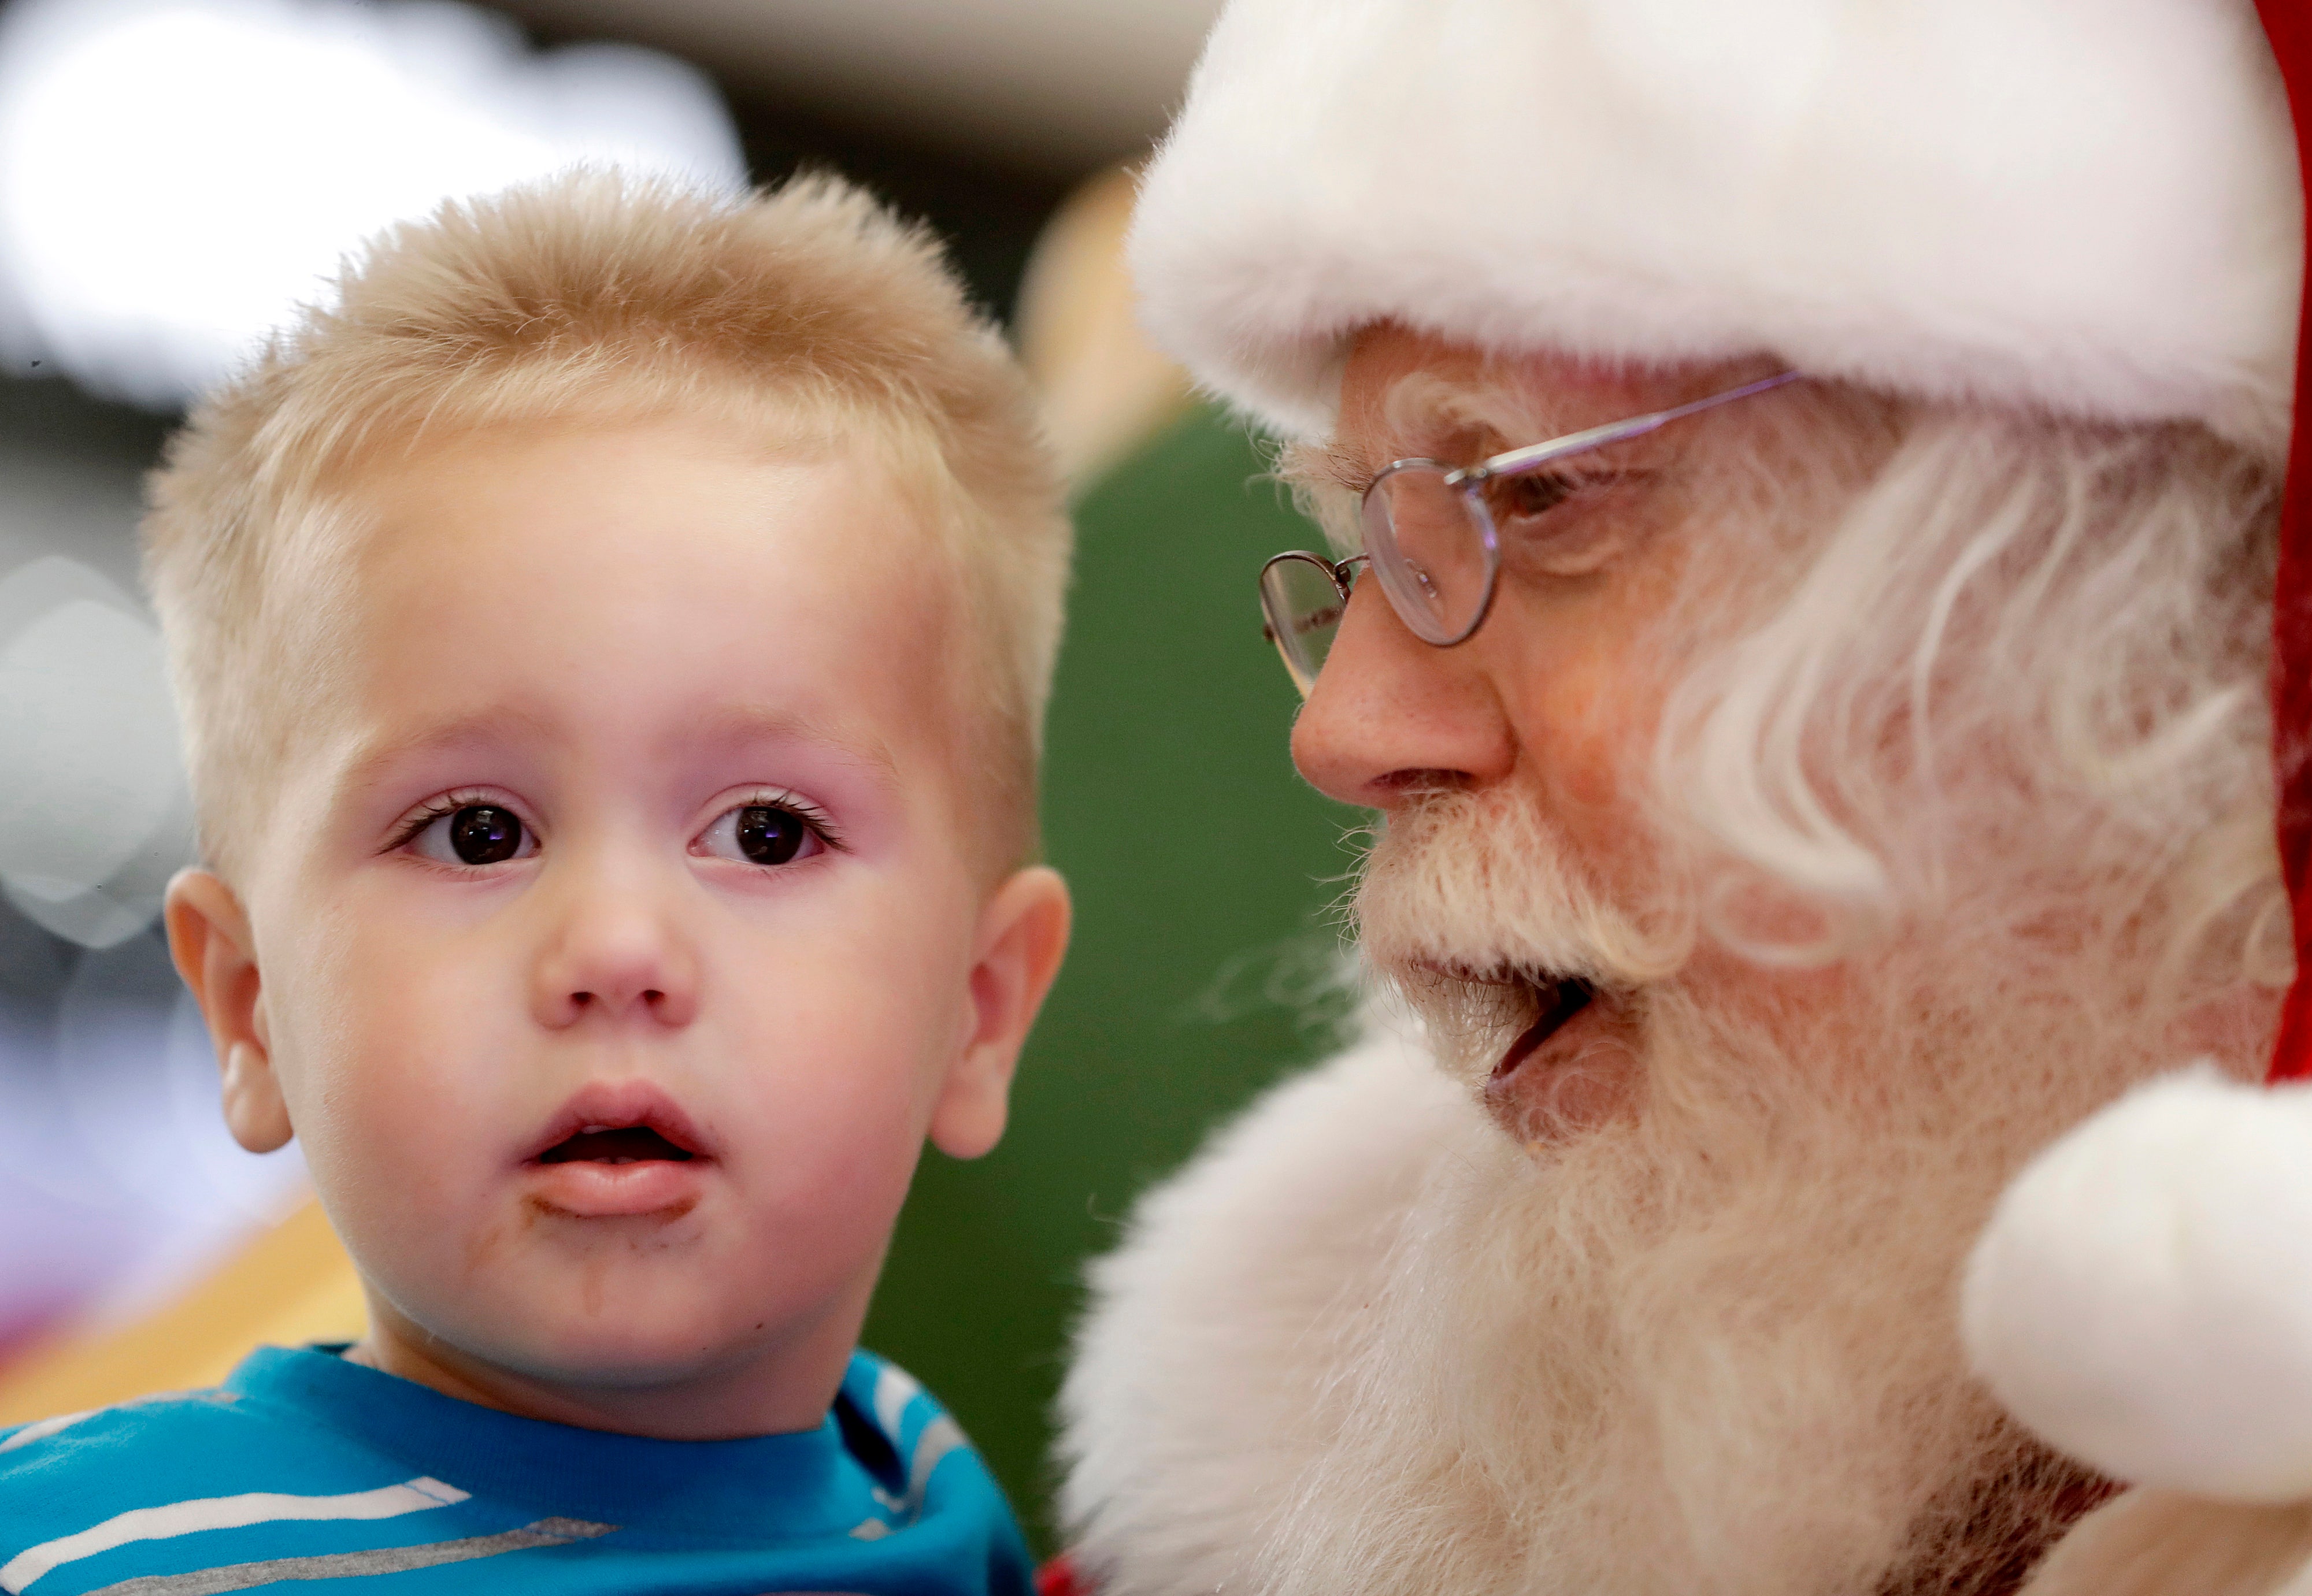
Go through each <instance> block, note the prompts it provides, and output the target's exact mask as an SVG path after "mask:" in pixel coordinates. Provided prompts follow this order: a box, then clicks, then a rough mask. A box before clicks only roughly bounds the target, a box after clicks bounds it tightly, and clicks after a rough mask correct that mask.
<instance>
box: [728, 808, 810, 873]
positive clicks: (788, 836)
mask: <svg viewBox="0 0 2312 1596" xmlns="http://www.w3.org/2000/svg"><path fill="white" fill-rule="evenodd" d="M735 829H736V831H737V833H738V839H739V851H740V852H741V853H743V854H745V855H746V856H747V857H748V858H749V859H752V860H753V861H754V862H755V863H756V864H758V865H784V864H786V863H789V862H790V861H792V860H793V859H794V857H795V856H796V855H797V854H799V853H801V851H802V846H803V844H804V843H805V842H808V841H810V826H808V825H806V824H804V823H803V818H802V816H801V815H798V814H796V813H795V812H794V811H793V810H792V809H781V808H777V807H774V806H772V805H769V804H749V805H748V806H747V807H745V808H743V809H740V811H739V824H738V825H737V827H736V828H735Z"/></svg>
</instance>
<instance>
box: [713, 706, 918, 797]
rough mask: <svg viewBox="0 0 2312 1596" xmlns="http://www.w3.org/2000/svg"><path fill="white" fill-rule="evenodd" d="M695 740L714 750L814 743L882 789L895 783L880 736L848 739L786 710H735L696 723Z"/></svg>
mask: <svg viewBox="0 0 2312 1596" xmlns="http://www.w3.org/2000/svg"><path fill="white" fill-rule="evenodd" d="M696 738H697V740H698V741H701V742H705V743H710V744H713V745H714V746H718V747H720V746H730V745H732V744H740V743H767V742H793V743H817V744H819V745H821V746H825V747H828V748H832V749H834V750H835V751H836V753H837V754H842V755H844V756H845V757H846V758H848V759H849V760H850V761H851V762H852V763H854V764H857V765H859V766H861V767H862V768H863V769H864V770H865V771H866V772H867V773H868V774H869V775H871V777H873V778H874V779H875V781H877V782H878V783H879V784H880V785H882V786H884V787H897V786H898V784H899V762H898V760H896V759H894V758H893V757H892V756H891V751H890V749H889V748H888V747H886V746H884V744H883V742H882V739H881V738H880V737H852V736H849V735H847V734H845V733H844V732H841V731H838V730H836V728H834V727H832V726H829V725H828V724H827V723H826V722H825V721H822V720H816V719H814V718H813V717H811V716H809V715H800V714H796V713H795V712H793V711H790V710H774V709H750V708H737V709H729V710H723V711H718V712H717V713H715V714H713V715H710V716H708V717H706V718H705V720H701V721H700V722H699V723H698V727H697V734H696Z"/></svg>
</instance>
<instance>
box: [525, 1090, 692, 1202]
mask: <svg viewBox="0 0 2312 1596" xmlns="http://www.w3.org/2000/svg"><path fill="white" fill-rule="evenodd" d="M521 1162H522V1168H523V1170H524V1172H525V1173H527V1174H528V1175H529V1176H530V1181H529V1184H530V1192H531V1195H532V1197H533V1198H534V1199H537V1200H539V1201H540V1202H542V1203H544V1204H545V1205H546V1206H547V1208H555V1209H558V1210H560V1211H562V1212H564V1213H565V1214H572V1215H575V1216H577V1217H581V1218H611V1217H619V1216H625V1215H636V1214H656V1213H662V1212H665V1211H667V1210H669V1209H676V1210H679V1211H681V1212H684V1213H687V1212H688V1211H689V1209H690V1208H691V1207H692V1206H693V1205H695V1204H696V1202H697V1200H698V1192H699V1187H700V1185H701V1184H702V1182H704V1180H705V1173H706V1169H707V1167H708V1166H711V1165H712V1164H714V1147H712V1145H711V1144H710V1143H709V1142H708V1140H707V1138H705V1136H703V1135H702V1134H701V1133H700V1132H699V1130H698V1129H697V1127H696V1125H694V1124H693V1123H692V1122H691V1120H690V1116H689V1115H687V1114H686V1113H684V1112H682V1107H681V1105H680V1104H679V1103H676V1102H675V1100H674V1099H673V1098H672V1097H671V1096H670V1095H667V1093H666V1092H665V1091H664V1090H663V1089H662V1088H661V1087H659V1086H656V1085H654V1084H652V1083H651V1082H649V1081H596V1082H593V1083H592V1084H591V1085H589V1086H586V1087H585V1088H584V1089H583V1090H582V1091H581V1092H579V1093H578V1094H577V1095H575V1096H574V1097H572V1098H571V1099H570V1101H569V1102H568V1103H565V1104H564V1105H563V1106H562V1108H561V1110H560V1111H559V1112H557V1113H556V1115H555V1116H554V1118H553V1119H552V1120H551V1121H548V1122H547V1126H546V1129H544V1130H543V1131H542V1132H540V1133H539V1136H538V1137H537V1138H535V1139H534V1140H533V1141H532V1142H531V1144H530V1152H529V1154H528V1156H526V1157H524V1158H523V1159H522V1161H521Z"/></svg>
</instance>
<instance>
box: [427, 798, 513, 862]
mask: <svg viewBox="0 0 2312 1596" xmlns="http://www.w3.org/2000/svg"><path fill="white" fill-rule="evenodd" d="M409 846H410V847H411V848H412V849H413V850H416V852H417V853H418V854H420V855H421V856H423V857H424V858H426V859H432V860H434V862H435V863H436V864H443V865H469V866H471V865H502V864H504V863H505V862H506V861H508V860H509V859H528V858H529V857H530V855H531V854H534V853H536V852H537V851H538V834H537V833H535V832H532V831H531V830H530V827H528V826H526V825H524V824H522V822H521V815H516V814H515V813H514V812H513V811H512V809H508V808H505V807H503V806H501V805H498V804H460V805H459V806H458V807H456V808H454V809H446V810H443V811H442V812H441V813H439V814H437V815H434V816H433V818H431V819H430V820H428V821H426V822H425V824H424V825H422V826H420V827H418V829H417V831H416V833H415V834H414V835H412V836H411V837H410V839H409Z"/></svg>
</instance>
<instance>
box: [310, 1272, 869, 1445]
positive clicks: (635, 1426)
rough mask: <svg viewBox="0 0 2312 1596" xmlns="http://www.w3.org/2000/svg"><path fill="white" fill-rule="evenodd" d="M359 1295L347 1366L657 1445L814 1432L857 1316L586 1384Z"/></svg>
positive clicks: (830, 1399) (854, 1339) (832, 1317)
mask: <svg viewBox="0 0 2312 1596" xmlns="http://www.w3.org/2000/svg"><path fill="white" fill-rule="evenodd" d="M368 1295H369V1298H370V1304H369V1311H370V1330H369V1333H368V1334H367V1335H365V1336H363V1338H362V1339H360V1340H359V1341H357V1342H355V1344H354V1345H353V1346H352V1347H348V1348H347V1349H346V1354H345V1357H346V1362H348V1363H355V1364H361V1365H364V1366H366V1367H369V1368H372V1369H377V1370H380V1371H381V1372H383V1373H385V1374H395V1375H398V1376H399V1377H401V1378H402V1379H404V1380H408V1381H413V1382H416V1383H417V1384H419V1385H423V1386H425V1387H427V1388H429V1389H430V1390H433V1391H439V1392H441V1393H442V1395H443V1396H446V1397H454V1398H456V1399H457V1400H460V1401H461V1402H472V1403H474V1404H476V1405H477V1406H479V1407H483V1408H496V1409H498V1410H499V1411H500V1412H503V1413H512V1414H515V1415H518V1416H519V1417H523V1418H535V1419H542V1420H545V1421H547V1422H548V1423H551V1424H562V1425H571V1426H576V1427H577V1428H580V1429H586V1430H609V1431H612V1432H616V1433H617V1434H620V1435H646V1436H650V1437H652V1438H653V1439H655V1440H661V1441H734V1440H740V1439H743V1438H746V1437H749V1436H755V1435H784V1434H787V1433H790V1432H793V1431H796V1430H810V1429H816V1428H818V1427H819V1425H820V1423H821V1422H823V1421H824V1420H825V1418H826V1417H827V1413H828V1408H829V1407H831V1406H832V1405H833V1403H834V1401H835V1393H836V1389H837V1388H838V1387H839V1386H840V1385H841V1384H842V1382H843V1374H844V1371H845V1368H847V1367H848V1366H849V1365H850V1361H851V1354H852V1351H853V1349H854V1347H855V1346H856V1345H857V1343H858V1335H859V1323H860V1321H861V1320H862V1319H863V1317H864V1315H863V1313H856V1312H854V1313H838V1314H829V1315H828V1316H827V1318H826V1319H825V1320H824V1321H822V1322H821V1323H820V1324H819V1326H817V1327H815V1328H814V1330H812V1331H811V1332H810V1333H809V1334H808V1335H807V1336H806V1337H805V1338H803V1339H800V1340H789V1341H786V1342H783V1343H781V1344H778V1345H776V1346H770V1347H763V1348H761V1349H760V1350H759V1351H758V1352H757V1353H756V1354H755V1355H754V1356H752V1357H749V1358H748V1359H746V1360H745V1361H743V1362H741V1363H739V1364H737V1365H733V1366H731V1367H727V1368H722V1369H716V1370H714V1371H711V1372H708V1373H705V1374H694V1375H690V1376H687V1377H686V1378H682V1379H679V1380H675V1381H670V1382H666V1383H662V1384H649V1385H644V1384H636V1385H592V1384H578V1383H574V1382H566V1381H554V1380H541V1379H539V1378H537V1377H535V1376H532V1375H529V1374H521V1373H518V1372H516V1371H514V1370H511V1369H506V1368H503V1367H501V1366H499V1365H494V1364H490V1363H487V1362H485V1361H483V1360H481V1359H478V1358H475V1357H472V1356H469V1355H468V1354H467V1353H465V1352H463V1351H461V1350H460V1349H459V1348H458V1347H452V1346H451V1345H450V1344H449V1343H447V1342H445V1341H443V1340H442V1339H440V1338H439V1337H436V1336H433V1335H430V1334H428V1333H427V1332H426V1331H425V1330H422V1329H420V1328H419V1327H418V1326H416V1325H415V1324H412V1323H410V1322H409V1321H407V1319H405V1318H403V1317H402V1316H401V1315H400V1314H399V1313H397V1312H396V1311H395V1310H394V1309H393V1307H392V1306H391V1305H390V1304H386V1303H383V1302H381V1301H379V1300H378V1298H377V1295H376V1294H375V1293H373V1292H372V1293H370V1294H368Z"/></svg>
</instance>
